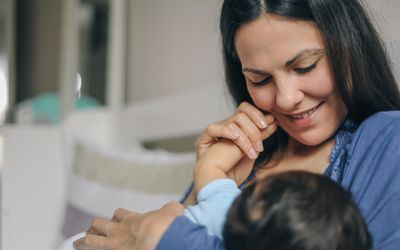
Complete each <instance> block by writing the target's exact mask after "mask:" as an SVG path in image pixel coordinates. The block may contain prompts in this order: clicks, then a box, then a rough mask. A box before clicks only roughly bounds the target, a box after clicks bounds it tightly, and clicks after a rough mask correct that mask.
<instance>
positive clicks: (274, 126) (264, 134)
mask: <svg viewBox="0 0 400 250" xmlns="http://www.w3.org/2000/svg"><path fill="white" fill-rule="evenodd" d="M277 129H278V124H277V123H276V122H273V123H272V124H270V125H269V126H268V127H267V128H266V129H264V130H262V131H261V139H262V140H265V139H267V138H269V137H270V136H271V135H272V134H273V133H275V131H276V130H277Z"/></svg>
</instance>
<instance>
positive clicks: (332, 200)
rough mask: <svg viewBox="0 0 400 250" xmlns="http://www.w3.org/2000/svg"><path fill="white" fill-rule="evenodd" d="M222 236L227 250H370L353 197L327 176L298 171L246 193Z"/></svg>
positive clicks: (273, 178)
mask: <svg viewBox="0 0 400 250" xmlns="http://www.w3.org/2000/svg"><path fill="white" fill-rule="evenodd" d="M256 185H257V186H258V185H260V187H257V188H258V189H255V187H256ZM223 237H224V241H225V245H226V248H227V249H228V250H236V249H237V250H239V249H252V250H263V249H269V250H275V249H279V250H290V249H296V250H339V249H352V250H371V249H372V245H373V244H372V238H371V235H370V232H369V231H368V227H367V225H366V223H365V221H364V219H363V217H362V215H361V212H360V210H359V209H358V208H357V206H356V205H355V203H354V201H353V199H352V196H351V193H350V192H349V191H347V190H345V189H344V188H342V187H341V186H340V185H339V184H337V183H335V182H334V181H332V180H331V179H329V178H328V177H326V176H323V175H319V174H312V173H308V172H301V171H289V172H283V173H280V174H276V175H272V176H269V177H267V178H266V179H264V180H258V181H257V182H253V183H252V184H250V186H248V187H246V188H244V189H243V191H242V193H241V194H240V196H239V197H238V198H237V199H236V200H235V202H234V203H233V204H232V206H231V208H230V209H229V212H228V215H227V219H226V222H225V225H224V229H223Z"/></svg>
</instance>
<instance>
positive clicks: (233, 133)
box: [230, 132, 240, 140]
mask: <svg viewBox="0 0 400 250" xmlns="http://www.w3.org/2000/svg"><path fill="white" fill-rule="evenodd" d="M230 136H231V139H232V140H236V139H237V138H239V136H240V135H239V134H236V133H235V132H231V133H230Z"/></svg>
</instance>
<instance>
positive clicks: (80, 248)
mask: <svg viewBox="0 0 400 250" xmlns="http://www.w3.org/2000/svg"><path fill="white" fill-rule="evenodd" d="M110 244H111V243H110V241H109V240H108V238H106V237H104V236H98V235H91V234H90V235H86V236H85V237H83V238H80V239H78V240H76V241H74V248H75V249H77V250H93V249H96V250H110V249H111V245H110Z"/></svg>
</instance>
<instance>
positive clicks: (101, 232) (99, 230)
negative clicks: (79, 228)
mask: <svg viewBox="0 0 400 250" xmlns="http://www.w3.org/2000/svg"><path fill="white" fill-rule="evenodd" d="M115 228H116V223H115V222H112V221H110V220H107V219H102V218H96V219H94V220H93V222H92V225H91V226H90V228H89V229H88V230H87V231H86V233H87V234H88V235H98V236H109V235H112V233H113V232H114V231H115Z"/></svg>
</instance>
